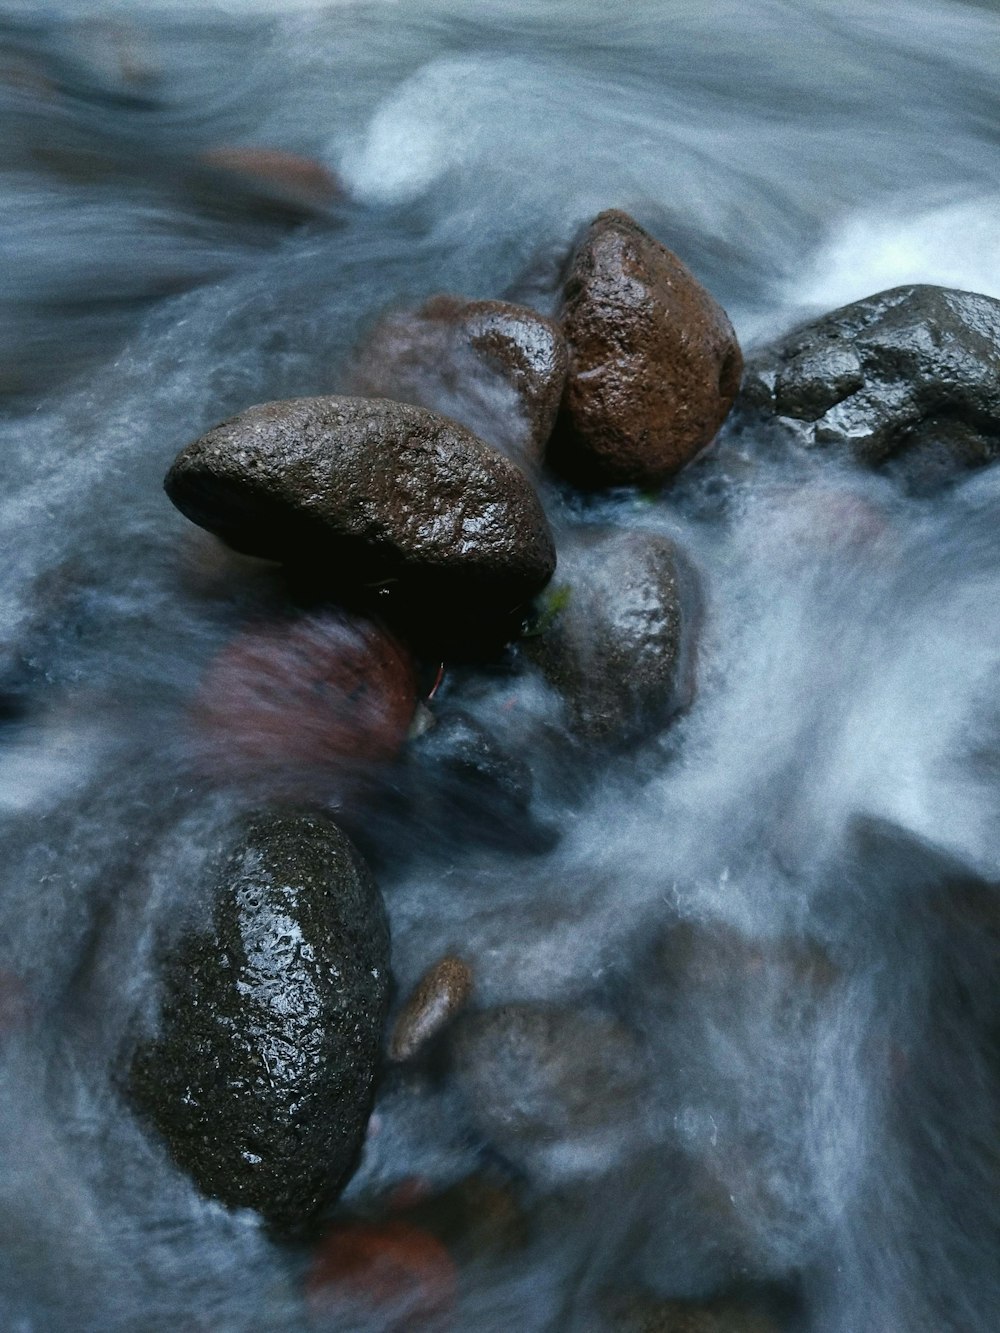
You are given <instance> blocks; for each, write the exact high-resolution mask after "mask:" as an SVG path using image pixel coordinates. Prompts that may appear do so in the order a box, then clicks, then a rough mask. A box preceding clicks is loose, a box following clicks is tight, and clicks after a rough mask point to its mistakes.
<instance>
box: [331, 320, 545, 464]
mask: <svg viewBox="0 0 1000 1333" xmlns="http://www.w3.org/2000/svg"><path fill="white" fill-rule="evenodd" d="M565 382H566V346H565V343H564V341H563V336H562V332H561V330H560V329H559V326H558V325H557V324H555V323H554V322H553V321H552V320H551V319H546V318H545V316H544V315H539V314H536V312H535V311H534V310H529V309H527V308H526V307H525V306H520V305H513V304H511V303H510V302H507V301H467V300H465V299H464V298H463V297H460V296H435V297H432V298H431V300H429V301H427V302H426V303H425V304H424V305H423V306H421V307H420V309H419V310H405V311H400V312H398V313H396V314H392V315H388V316H386V317H385V318H384V319H382V320H380V321H379V323H378V324H376V326H375V328H374V329H373V330H372V332H371V334H370V335H369V337H368V339H367V340H366V341H365V343H364V344H363V346H362V348H361V350H360V351H359V353H358V356H357V360H356V368H355V370H354V372H353V385H352V387H353V389H354V391H355V392H357V393H359V394H362V395H366V396H369V397H376V398H392V399H395V400H396V401H397V402H403V403H415V404H416V405H417V406H418V407H426V408H428V409H429V410H430V411H432V412H439V413H441V414H442V415H444V416H448V417H451V418H453V419H454V420H455V421H459V422H461V424H462V425H463V426H467V427H468V428H469V429H470V430H472V431H475V432H476V434H477V435H479V436H480V437H481V438H482V439H484V440H487V441H488V442H489V443H490V444H493V445H495V446H496V447H497V448H498V449H502V450H504V452H505V453H509V454H510V455H511V456H512V457H513V458H514V459H515V460H516V461H519V462H520V461H530V462H535V463H540V462H541V459H542V454H543V452H544V449H545V444H546V442H547V440H548V438H549V436H550V435H551V433H552V427H553V426H554V424H555V420H556V414H557V413H558V411H559V402H560V399H561V398H562V393H563V387H564V385H565Z"/></svg>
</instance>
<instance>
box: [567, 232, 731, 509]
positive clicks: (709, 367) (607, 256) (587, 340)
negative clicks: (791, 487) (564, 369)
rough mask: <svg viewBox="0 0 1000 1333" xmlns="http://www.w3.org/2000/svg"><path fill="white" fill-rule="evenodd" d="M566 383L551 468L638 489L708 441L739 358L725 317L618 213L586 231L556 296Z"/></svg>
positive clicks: (673, 259)
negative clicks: (559, 296) (563, 341)
mask: <svg viewBox="0 0 1000 1333" xmlns="http://www.w3.org/2000/svg"><path fill="white" fill-rule="evenodd" d="M561 318H562V326H563V331H564V333H565V335H566V341H567V344H568V348H569V378H568V381H567V385H566V393H565V395H564V398H563V411H562V414H561V417H560V422H559V427H558V429H557V433H556V437H555V439H554V441H553V446H554V447H553V448H551V449H550V461H551V462H552V463H553V466H555V467H557V468H558V469H559V470H561V471H563V472H565V473H566V474H567V475H568V476H571V477H572V478H573V479H575V480H579V481H583V482H587V483H590V484H601V483H619V484H636V485H648V484H652V483H655V482H659V481H662V480H663V479H664V478H666V477H669V476H670V475H672V474H673V473H675V472H677V471H678V470H679V469H680V468H682V467H683V466H684V465H685V463H687V462H689V461H690V460H691V459H692V458H693V457H694V456H695V454H697V453H698V452H699V451H700V450H701V449H703V448H704V447H705V445H707V444H708V443H709V442H710V441H711V440H712V439H713V438H714V437H715V434H716V432H717V431H718V429H719V427H720V426H721V425H722V422H723V421H724V420H725V417H726V414H727V413H728V411H729V409H730V407H731V406H732V403H733V399H734V398H735V396H736V391H737V389H738V388H739V383H740V375H741V373H742V368H743V358H742V355H741V354H740V349H739V344H738V343H737V341H736V335H735V334H734V332H733V328H732V325H731V324H730V322H729V319H728V318H727V316H726V313H725V311H724V310H723V309H722V307H721V306H720V305H718V304H717V302H716V301H715V300H713V298H712V297H711V296H710V295H709V293H708V292H707V291H706V290H705V289H704V287H702V286H701V284H700V283H699V282H698V281H697V280H696V279H695V278H694V276H693V275H692V274H691V273H690V272H689V270H688V269H687V268H685V266H684V265H683V264H682V263H681V261H680V260H679V259H678V258H677V256H676V255H674V254H671V252H670V251H669V250H668V249H666V247H665V246H662V245H661V244H660V243H659V241H657V240H655V239H654V238H653V237H652V236H650V235H649V234H648V233H647V232H645V231H643V229H642V228H641V227H640V226H639V225H638V223H636V222H635V221H634V220H633V219H632V218H630V217H629V215H628V214H627V213H623V212H621V211H619V210H617V209H613V210H611V211H609V212H607V213H601V214H600V215H599V216H598V217H597V218H595V219H594V221H593V222H592V223H591V224H590V227H589V228H588V229H587V232H586V234H585V236H584V237H583V240H582V241H581V243H580V245H579V246H578V248H577V251H576V253H575V255H574V257H573V261H572V265H571V269H570V274H569V277H568V279H567V282H566V286H565V290H564V293H563V306H562V312H561Z"/></svg>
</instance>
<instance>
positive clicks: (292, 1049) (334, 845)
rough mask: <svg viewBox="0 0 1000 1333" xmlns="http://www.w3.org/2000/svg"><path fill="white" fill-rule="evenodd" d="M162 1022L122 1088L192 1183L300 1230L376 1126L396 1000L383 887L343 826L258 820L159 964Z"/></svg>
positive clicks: (289, 817)
mask: <svg viewBox="0 0 1000 1333" xmlns="http://www.w3.org/2000/svg"><path fill="white" fill-rule="evenodd" d="M162 975H163V980H162V1008H161V1018H160V1026H159V1031H158V1033H157V1034H156V1035H155V1036H153V1037H152V1038H151V1039H148V1040H146V1041H144V1042H143V1043H142V1044H141V1045H140V1046H139V1048H138V1050H137V1051H136V1053H135V1056H134V1058H133V1061H132V1065H131V1071H130V1078H129V1091H130V1093H131V1097H132V1100H133V1102H134V1103H135V1105H136V1107H137V1108H138V1110H139V1111H140V1113H141V1114H142V1115H143V1116H144V1117H145V1118H146V1119H148V1120H149V1121H151V1122H152V1124H153V1125H154V1126H155V1127H156V1129H157V1130H158V1131H159V1132H160V1134H162V1136H163V1138H164V1139H165V1140H166V1143H167V1146H168V1148H169V1150H170V1152H171V1155H172V1156H173V1158H174V1159H175V1161H176V1162H177V1164H178V1165H179V1166H180V1167H182V1168H183V1169H184V1170H185V1171H187V1172H189V1173H190V1174H191V1175H192V1176H193V1177H194V1180H195V1182H196V1183H197V1185H198V1187H199V1189H200V1190H201V1191H202V1192H203V1193H204V1194H207V1195H209V1196H210V1197H212V1198H216V1199H220V1200H221V1201H222V1202H223V1203H225V1204H228V1205H229V1206H231V1207H244V1208H255V1209H257V1210H258V1211H259V1212H260V1213H262V1214H263V1216H264V1217H265V1218H266V1219H267V1221H268V1222H269V1223H270V1224H271V1226H272V1228H273V1229H274V1230H275V1231H277V1232H278V1233H283V1234H290V1235H293V1234H297V1233H298V1232H300V1231H302V1230H303V1229H304V1228H306V1227H307V1226H308V1224H309V1222H310V1221H311V1220H312V1218H313V1217H314V1216H315V1215H316V1214H317V1213H318V1212H319V1211H320V1210H321V1209H322V1208H324V1207H325V1206H326V1205H327V1204H329V1203H330V1202H331V1201H332V1200H333V1199H334V1198H335V1197H336V1195H337V1192H338V1190H339V1189H340V1187H341V1185H342V1184H343V1182H344V1181H345V1179H346V1177H347V1176H348V1174H349V1173H350V1171H351V1169H352V1167H353V1165H354V1162H355V1159H356V1157H357V1154H358V1151H359V1149H360V1147H361V1143H362V1139H363V1136H364V1132H365V1126H366V1124H367V1120H368V1115H369V1111H370V1108H371V1101H372V1095H373V1085H374V1078H375V1066H376V1059H377V1056H378V1049H379V1042H380V1037H381V1031H382V1026H383V1024H384V1021H385V1015H386V1007H387V988H388V979H389V930H388V924H387V921H386V915H385V909H384V907H383V904H382V899H381V895H380V894H379V891H378V888H377V887H376V885H375V882H374V880H373V879H372V877H371V875H370V873H369V872H368V870H367V868H366V866H365V865H364V863H363V861H362V860H361V858H360V856H359V855H358V853H357V852H356V851H355V849H354V847H353V846H352V844H351V843H350V841H349V840H348V839H347V837H346V836H345V835H344V834H343V833H342V832H341V831H340V829H339V828H338V827H337V826H336V825H335V824H333V823H331V822H330V821H329V820H327V819H325V818H321V817H319V816H315V815H303V814H261V815H256V816H253V817H251V818H250V819H249V820H247V821H245V822H244V823H243V824H242V826H241V827H240V828H239V830H238V832H237V833H236V834H235V836H233V837H231V839H230V842H229V850H228V854H227V855H225V857H224V859H223V861H222V864H221V867H220V869H219V871H218V875H217V880H216V884H215V886H214V906H213V911H212V917H211V924H210V925H209V927H208V928H207V929H201V930H197V931H194V932H189V933H188V934H186V935H182V937H181V938H180V940H179V941H178V943H177V944H176V946H175V947H174V948H173V949H172V950H171V951H170V953H169V955H168V957H167V958H166V959H165V960H164V964H163V974H162Z"/></svg>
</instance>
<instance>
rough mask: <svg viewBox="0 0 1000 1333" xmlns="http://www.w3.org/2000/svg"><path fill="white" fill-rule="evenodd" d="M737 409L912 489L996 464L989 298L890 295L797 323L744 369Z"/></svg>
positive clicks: (997, 305) (993, 314)
mask: <svg viewBox="0 0 1000 1333" xmlns="http://www.w3.org/2000/svg"><path fill="white" fill-rule="evenodd" d="M740 402H741V406H742V407H746V408H747V409H750V410H753V411H757V412H763V413H767V414H769V415H773V416H774V417H775V418H776V419H777V421H778V422H779V423H780V424H781V425H782V426H783V427H785V428H786V429H788V430H789V431H791V432H792V433H793V434H794V435H795V437H796V438H798V439H799V440H801V441H802V442H803V443H805V444H807V445H818V446H826V447H832V448H839V449H843V450H844V451H846V452H849V453H850V454H852V455H853V456H854V457H855V458H856V459H857V460H858V461H859V462H861V463H864V464H868V465H870V466H878V465H883V464H888V465H889V466H890V468H892V469H895V470H898V471H899V472H900V473H901V474H902V476H903V478H904V480H905V481H906V482H907V483H908V484H909V485H911V486H912V487H914V488H916V489H932V488H933V487H934V486H935V485H937V484H940V482H942V481H944V480H947V479H948V478H949V477H952V476H954V475H955V474H956V473H958V472H961V471H962V470H963V469H964V468H967V467H971V466H975V465H977V464H981V463H985V462H989V461H990V460H992V459H994V458H996V457H997V456H998V455H1000V301H996V300H994V299H993V298H992V297H988V296H978V295H976V294H974V293H972V292H960V291H952V290H950V289H948V288H946V287H930V286H915V287H895V288H893V289H892V290H891V291H886V292H879V293H878V294H877V295H875V296H869V297H867V298H866V299H865V300H864V301H856V302H855V303H854V304H853V305H848V306H843V307H842V308H841V309H840V310H835V311H833V313H832V314H829V315H826V316H824V317H823V318H822V319H819V320H816V321H815V322H814V323H811V324H806V325H803V326H802V327H801V328H798V329H795V330H794V331H793V332H791V333H789V334H787V335H786V336H785V337H784V338H782V339H780V340H779V341H777V342H775V343H773V344H771V345H770V346H768V347H766V348H764V349H763V350H762V351H760V352H758V353H757V354H756V355H754V356H753V357H752V359H751V360H750V362H749V363H748V365H747V372H746V376H745V377H744V388H743V393H742V394H741V398H740Z"/></svg>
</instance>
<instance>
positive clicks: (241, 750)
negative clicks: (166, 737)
mask: <svg viewBox="0 0 1000 1333" xmlns="http://www.w3.org/2000/svg"><path fill="white" fill-rule="evenodd" d="M415 707H416V679H415V671H414V666H413V663H412V661H411V660H410V658H409V655H408V654H407V653H406V651H405V650H404V649H403V648H402V646H401V645H400V644H399V643H397V642H396V640H395V639H393V638H392V637H391V636H390V635H388V634H386V633H385V631H384V630H382V629H380V628H379V627H378V626H377V625H375V624H373V623H372V622H371V621H367V620H363V619H361V618H360V617H357V616H347V615H343V614H338V613H333V612H327V613H325V614H323V615H314V616H304V617H302V618H301V619H300V620H294V621H275V622H271V623H266V624H262V625H256V626H253V627H252V628H249V629H246V630H243V631H242V632H241V633H240V634H238V635H237V636H236V637H235V638H233V639H232V640H231V641H230V642H229V643H228V644H227V645H226V646H225V647H224V648H223V649H222V651H221V652H220V653H219V654H218V656H216V657H215V658H214V659H213V660H212V662H211V663H210V664H209V666H208V669H207V671H206V673H205V676H204V678H203V680H202V682H201V686H200V688H199V691H198V695H197V697H196V699H195V703H194V707H193V709H192V722H193V725H194V727H195V731H196V738H197V744H198V746H199V748H200V749H201V750H203V751H204V762H205V766H206V767H207V768H208V769H209V770H210V771H211V772H212V773H213V774H215V775H222V776H229V777H234V778H243V777H250V778H253V777H258V776H262V775H281V776H284V777H292V778H295V777H296V776H297V775H301V776H304V777H306V778H307V779H309V778H311V777H312V776H313V775H321V774H324V773H327V774H329V773H332V774H345V773H350V772H351V771H354V770H357V769H358V768H360V767H362V766H368V765H371V764H373V763H377V762H379V761H381V760H387V759H391V758H392V757H393V756H394V755H395V754H396V753H397V752H398V751H399V749H400V748H401V746H402V745H403V742H404V741H405V739H406V734H407V729H408V727H409V725H410V720H411V718H412V717H413V713H414V709H415Z"/></svg>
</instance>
